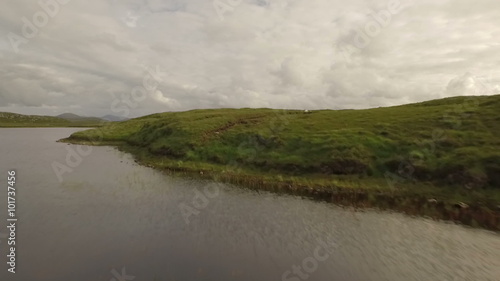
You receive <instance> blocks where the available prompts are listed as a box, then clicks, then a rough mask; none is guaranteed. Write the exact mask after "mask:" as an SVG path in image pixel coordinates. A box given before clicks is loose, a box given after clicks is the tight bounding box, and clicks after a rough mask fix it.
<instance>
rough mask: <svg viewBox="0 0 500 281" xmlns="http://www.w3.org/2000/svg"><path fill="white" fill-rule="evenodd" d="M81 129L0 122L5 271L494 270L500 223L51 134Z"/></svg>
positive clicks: (185, 276) (311, 274) (68, 274)
mask: <svg viewBox="0 0 500 281" xmlns="http://www.w3.org/2000/svg"><path fill="white" fill-rule="evenodd" d="M77 130H79V129H0V153H1V154H0V180H1V181H0V186H1V189H0V192H1V193H0V199H1V200H0V219H1V220H0V225H1V228H0V242H1V243H0V249H1V255H0V264H1V265H0V280H2V281H3V280H22V281H26V280H50V281H58V280H65V281H66V280H76V281H78V280H82V281H87V280H94V281H95V280H105V281H111V280H117V281H118V280H181V281H189V280H214V281H223V280H249V281H250V280H252V281H255V280H263V281H265V280H293V281H298V280H353V281H354V280H418V281H421V280H450V281H452V280H453V281H455V280H474V281H476V280H499V279H498V276H500V236H499V235H498V234H495V233H491V232H488V231H484V230H477V229H471V228H466V227H463V226H458V225H454V224H450V223H443V222H435V221H430V220H426V219H423V218H411V217H408V216H404V215H401V214H395V213H388V212H376V211H371V210H366V211H363V212H360V211H353V210H349V209H344V208H340V207H337V206H335V205H333V204H325V203H319V202H314V201H311V200H307V199H301V198H298V197H293V196H286V195H275V194H270V193H267V192H255V191H249V190H245V189H241V188H236V187H234V186H230V185H215V184H213V183H211V182H206V181H200V180H194V179H186V178H178V177H171V176H168V175H165V174H162V173H161V172H158V171H155V170H152V169H150V168H146V167H142V166H138V165H136V164H135V163H134V161H133V159H132V158H131V157H130V156H129V155H127V154H124V153H122V152H119V151H117V150H116V149H114V148H111V147H92V148H89V147H84V148H81V149H80V152H83V153H82V154H84V155H83V156H80V157H81V161H77V160H78V157H69V158H68V159H69V160H70V161H69V162H68V161H67V159H66V158H67V157H68V153H69V151H78V150H77V148H78V146H73V145H67V144H62V143H56V142H55V141H56V140H57V139H60V138H63V137H67V136H68V135H70V134H71V133H72V132H75V131H77ZM89 149H91V151H90V150H89ZM78 162H80V163H78ZM54 163H59V164H60V165H65V166H66V167H67V170H64V171H65V172H64V173H63V174H62V175H61V181H60V180H59V178H58V176H57V175H56V173H55V172H54V169H53V165H59V164H54ZM58 167H62V166H58ZM10 169H15V170H16V171H17V216H18V219H19V220H18V222H17V229H16V231H17V237H16V240H17V241H16V242H17V245H16V246H17V253H16V255H17V256H16V257H17V260H16V263H17V264H16V273H15V274H11V273H8V272H7V263H6V262H7V257H6V255H7V254H8V252H7V238H6V237H5V236H6V234H7V228H6V224H7V222H6V218H7V204H6V201H7V200H6V196H7V193H6V192H7V191H6V178H7V171H8V170H10Z"/></svg>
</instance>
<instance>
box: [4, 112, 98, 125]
mask: <svg viewBox="0 0 500 281" xmlns="http://www.w3.org/2000/svg"><path fill="white" fill-rule="evenodd" d="M97 120H98V119H97V118H96V119H94V120H92V119H89V120H81V121H80V120H75V121H69V120H66V119H62V118H58V117H53V116H39V115H23V114H17V113H9V112H0V128H2V127H3V128H22V127H99V126H101V125H102V122H99V121H97Z"/></svg>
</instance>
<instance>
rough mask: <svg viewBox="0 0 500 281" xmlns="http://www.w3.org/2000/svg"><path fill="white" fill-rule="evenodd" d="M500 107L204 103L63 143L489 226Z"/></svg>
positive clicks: (449, 102)
mask: <svg viewBox="0 0 500 281" xmlns="http://www.w3.org/2000/svg"><path fill="white" fill-rule="evenodd" d="M499 109H500V96H498V95H497V96H480V97H453V98H446V99H440V100H433V101H428V102H422V103H415V104H408V105H402V106H394V107H386V108H374V109H366V110H314V111H302V110H275V109H249V108H244V109H205V110H192V111H186V112H168V113H160V114H153V115H149V116H145V117H141V118H136V119H132V120H128V121H126V122H121V123H110V124H107V125H105V126H103V127H101V128H98V129H93V130H87V131H82V132H77V133H75V134H73V135H72V136H71V137H69V138H68V139H66V140H65V141H68V142H73V143H91V144H101V145H102V144H117V145H119V146H120V147H121V148H122V149H126V150H128V151H130V152H132V153H133V154H134V155H136V157H137V159H138V161H141V162H143V163H145V164H147V165H151V166H155V167H158V168H162V169H168V170H176V171H183V172H196V173H200V172H201V174H203V176H205V177H208V176H209V177H211V178H215V179H220V180H225V181H230V182H236V183H241V184H245V185H247V186H255V187H256V188H259V186H260V187H262V188H265V187H266V186H267V187H272V188H273V189H280V190H281V189H283V190H288V191H290V190H292V191H297V192H299V193H311V194H316V195H317V194H323V193H324V194H325V196H326V197H328V198H330V197H332V196H333V195H332V194H333V193H332V192H333V191H335V192H336V194H337V193H338V192H341V193H342V192H347V193H349V192H350V193H353V194H364V195H362V196H361V195H360V196H358V197H359V198H365V199H366V200H365V199H363V200H361V201H363V204H364V205H367V204H368V205H380V204H377V203H374V204H369V203H368V202H369V201H370V200H369V199H370V198H372V197H373V196H372V195H373V194H382V195H384V196H385V198H388V196H389V195H390V197H391V198H395V197H401V198H404V199H401V200H402V201H401V202H403V201H404V202H407V201H408V200H409V201H411V202H413V201H415V200H416V199H415V198H418V200H417V201H418V202H421V205H422V204H423V205H425V206H430V205H432V204H435V205H439V204H441V205H440V206H441V207H442V208H443V210H448V209H450V208H452V207H453V206H456V207H457V208H459V209H467V208H469V207H471V208H474V209H477V210H482V211H481V212H482V213H485V214H489V215H491V216H489V215H488V218H487V220H488V221H489V223H488V224H489V225H490V227H492V226H491V225H494V226H493V228H495V227H498V224H499V223H500V219H499V210H498V208H499V205H498V204H500V110H499ZM414 199H415V200H414ZM376 201H381V200H380V198H378V199H377V200H376ZM382 201H383V200H382ZM409 201H408V202H409ZM379 203H380V202H379ZM401 204H402V203H401ZM401 204H400V205H401ZM419 204H420V203H419ZM407 205H411V203H408V204H407ZM425 208H427V207H425ZM471 208H469V209H471ZM420 209H421V208H420V207H419V211H418V212H419V213H424V214H425V213H426V211H423V210H420ZM450 210H451V209H450ZM429 212H430V211H429ZM450 212H451V211H450ZM460 212H466V211H460ZM430 213H432V212H430ZM430 213H429V214H430ZM434 213H435V212H434ZM474 220H480V219H479V218H475V219H474ZM470 223H471V224H473V222H470ZM481 223H484V222H481Z"/></svg>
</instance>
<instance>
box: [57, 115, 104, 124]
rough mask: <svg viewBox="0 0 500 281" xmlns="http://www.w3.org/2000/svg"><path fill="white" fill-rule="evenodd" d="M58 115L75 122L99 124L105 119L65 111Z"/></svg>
mask: <svg viewBox="0 0 500 281" xmlns="http://www.w3.org/2000/svg"><path fill="white" fill-rule="evenodd" d="M56 117H58V118H62V119H65V120H68V121H71V122H73V123H88V124H99V123H102V122H104V121H105V120H103V119H101V118H97V117H86V116H80V115H76V114H73V113H63V114H60V115H57V116H56Z"/></svg>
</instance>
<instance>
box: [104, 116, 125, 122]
mask: <svg viewBox="0 0 500 281" xmlns="http://www.w3.org/2000/svg"><path fill="white" fill-rule="evenodd" d="M101 119H103V120H107V121H112V122H121V121H127V120H129V118H125V117H120V116H115V115H109V114H108V115H105V116H103V117H101Z"/></svg>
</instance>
